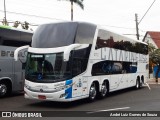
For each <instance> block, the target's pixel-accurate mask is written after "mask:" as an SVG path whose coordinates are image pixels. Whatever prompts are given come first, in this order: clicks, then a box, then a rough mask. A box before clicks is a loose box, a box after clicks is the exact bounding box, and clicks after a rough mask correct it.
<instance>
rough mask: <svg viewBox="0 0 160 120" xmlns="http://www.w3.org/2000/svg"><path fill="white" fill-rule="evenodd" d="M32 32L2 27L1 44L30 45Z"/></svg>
mask: <svg viewBox="0 0 160 120" xmlns="http://www.w3.org/2000/svg"><path fill="white" fill-rule="evenodd" d="M32 35H33V34H32V33H27V32H23V31H17V30H10V29H4V28H0V45H4V46H13V47H20V46H24V45H30V44H31V40H32Z"/></svg>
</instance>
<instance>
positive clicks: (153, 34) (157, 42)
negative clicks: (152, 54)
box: [142, 31, 160, 49]
mask: <svg viewBox="0 0 160 120" xmlns="http://www.w3.org/2000/svg"><path fill="white" fill-rule="evenodd" d="M142 41H143V42H147V43H151V44H152V45H153V46H155V48H156V49H157V48H160V32H158V31H148V32H146V34H145V36H144V38H143V40H142Z"/></svg>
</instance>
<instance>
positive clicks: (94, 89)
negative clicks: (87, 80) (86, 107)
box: [89, 84, 97, 100]
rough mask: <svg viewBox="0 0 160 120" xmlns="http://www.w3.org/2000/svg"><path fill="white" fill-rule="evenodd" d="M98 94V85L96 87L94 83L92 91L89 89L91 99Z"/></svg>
mask: <svg viewBox="0 0 160 120" xmlns="http://www.w3.org/2000/svg"><path fill="white" fill-rule="evenodd" d="M96 94H97V92H96V87H95V85H94V84H93V85H92V86H91V88H90V91H89V96H90V99H91V100H94V99H95V97H96Z"/></svg>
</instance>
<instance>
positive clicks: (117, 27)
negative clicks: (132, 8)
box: [101, 24, 135, 29]
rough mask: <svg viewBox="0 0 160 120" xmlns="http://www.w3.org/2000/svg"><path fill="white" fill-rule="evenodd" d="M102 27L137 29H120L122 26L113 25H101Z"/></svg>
mask: <svg viewBox="0 0 160 120" xmlns="http://www.w3.org/2000/svg"><path fill="white" fill-rule="evenodd" d="M101 26H108V27H114V28H123V29H135V28H127V27H120V26H112V25H104V24H103V25H101Z"/></svg>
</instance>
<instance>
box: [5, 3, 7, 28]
mask: <svg viewBox="0 0 160 120" xmlns="http://www.w3.org/2000/svg"><path fill="white" fill-rule="evenodd" d="M4 24H5V25H7V18H6V0H4Z"/></svg>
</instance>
